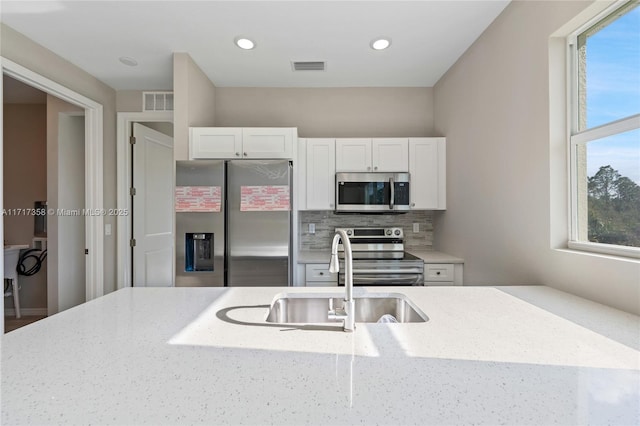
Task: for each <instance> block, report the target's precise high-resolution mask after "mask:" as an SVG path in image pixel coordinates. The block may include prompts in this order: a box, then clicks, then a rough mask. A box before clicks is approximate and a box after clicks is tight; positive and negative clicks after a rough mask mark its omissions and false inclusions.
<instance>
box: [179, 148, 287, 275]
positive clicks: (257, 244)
mask: <svg viewBox="0 0 640 426" xmlns="http://www.w3.org/2000/svg"><path fill="white" fill-rule="evenodd" d="M291 194H292V190H291V163H290V162H289V161H287V160H193V161H177V162H176V286H177V287H221V286H231V287H248V286H258V287H264V286H287V285H289V284H290V282H291V273H292V265H291V207H290V206H291Z"/></svg>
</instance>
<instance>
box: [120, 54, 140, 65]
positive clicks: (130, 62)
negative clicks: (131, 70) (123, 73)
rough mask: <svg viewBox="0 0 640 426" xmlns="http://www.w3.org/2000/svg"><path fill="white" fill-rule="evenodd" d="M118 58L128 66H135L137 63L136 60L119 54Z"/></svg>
mask: <svg viewBox="0 0 640 426" xmlns="http://www.w3.org/2000/svg"><path fill="white" fill-rule="evenodd" d="M119 60H120V62H122V63H123V64H125V65H126V66H128V67H135V66H137V65H138V61H136V60H135V59H133V58H130V57H128V56H121V57H120V58H119Z"/></svg>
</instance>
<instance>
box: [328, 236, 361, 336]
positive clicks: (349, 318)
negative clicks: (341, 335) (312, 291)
mask: <svg viewBox="0 0 640 426" xmlns="http://www.w3.org/2000/svg"><path fill="white" fill-rule="evenodd" d="M338 240H342V246H343V247H344V290H345V298H344V300H343V302H344V303H343V305H342V309H331V308H330V309H329V314H328V315H329V319H341V320H343V321H344V326H343V329H344V331H353V330H354V329H355V328H356V325H355V307H356V305H355V302H354V300H353V253H352V252H351V242H350V241H349V236H348V235H347V233H346V232H345V231H343V230H337V231H336V234H335V235H334V236H333V243H332V244H331V262H329V272H332V273H336V272H339V271H340V263H339V262H338Z"/></svg>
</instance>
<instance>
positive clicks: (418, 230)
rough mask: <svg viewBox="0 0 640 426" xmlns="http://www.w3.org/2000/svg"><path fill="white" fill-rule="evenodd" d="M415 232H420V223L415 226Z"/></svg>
mask: <svg viewBox="0 0 640 426" xmlns="http://www.w3.org/2000/svg"><path fill="white" fill-rule="evenodd" d="M413 232H420V224H419V223H414V224H413Z"/></svg>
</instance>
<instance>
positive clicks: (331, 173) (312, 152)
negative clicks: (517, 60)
mask: <svg viewBox="0 0 640 426" xmlns="http://www.w3.org/2000/svg"><path fill="white" fill-rule="evenodd" d="M305 149H306V153H307V158H306V181H307V182H306V201H307V202H306V208H307V210H333V209H334V203H335V198H336V195H335V194H336V180H335V179H336V163H335V161H336V145H335V140H334V139H307V140H306V146H305Z"/></svg>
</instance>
